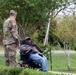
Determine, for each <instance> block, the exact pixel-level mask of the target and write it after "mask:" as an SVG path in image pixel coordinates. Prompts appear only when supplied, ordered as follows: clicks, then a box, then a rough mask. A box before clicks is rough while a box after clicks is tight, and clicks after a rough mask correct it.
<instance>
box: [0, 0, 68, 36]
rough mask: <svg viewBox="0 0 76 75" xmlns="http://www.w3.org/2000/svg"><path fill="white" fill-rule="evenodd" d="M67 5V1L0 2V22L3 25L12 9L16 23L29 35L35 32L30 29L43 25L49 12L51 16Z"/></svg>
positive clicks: (23, 0) (26, 0)
mask: <svg viewBox="0 0 76 75" xmlns="http://www.w3.org/2000/svg"><path fill="white" fill-rule="evenodd" d="M67 3H68V0H65V1H63V0H21V1H20V0H12V1H11V0H0V20H1V23H2V24H3V21H4V20H5V19H6V18H7V17H8V16H9V11H10V10H11V9H14V10H16V11H17V12H18V18H17V21H18V22H19V23H20V24H22V26H23V27H24V29H25V31H26V32H28V33H29V32H30V34H31V33H34V32H35V30H36V29H34V30H33V31H32V27H36V26H37V24H38V23H42V24H45V22H46V21H47V20H48V15H46V14H47V13H48V12H49V11H51V13H52V14H53V12H54V10H56V9H58V8H60V7H61V6H65V5H66V4H67ZM51 16H53V15H51ZM40 26H41V25H40ZM28 33H26V34H27V35H28Z"/></svg>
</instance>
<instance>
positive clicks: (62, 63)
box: [0, 54, 76, 73]
mask: <svg viewBox="0 0 76 75" xmlns="http://www.w3.org/2000/svg"><path fill="white" fill-rule="evenodd" d="M17 59H18V61H19V55H17ZM70 62H71V63H70V64H71V70H70V72H74V73H76V54H70ZM48 63H50V61H48ZM0 66H4V56H3V55H0ZM48 67H49V70H50V64H48ZM52 70H54V71H64V72H68V69H67V63H66V57H65V54H52Z"/></svg>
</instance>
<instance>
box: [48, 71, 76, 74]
mask: <svg viewBox="0 0 76 75" xmlns="http://www.w3.org/2000/svg"><path fill="white" fill-rule="evenodd" d="M48 72H51V73H53V74H59V75H76V74H75V73H67V72H56V71H48Z"/></svg>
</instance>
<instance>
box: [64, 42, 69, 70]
mask: <svg viewBox="0 0 76 75" xmlns="http://www.w3.org/2000/svg"><path fill="white" fill-rule="evenodd" d="M64 51H65V54H66V61H67V68H68V70H70V53H69V50H68V46H67V44H66V43H65V42H64Z"/></svg>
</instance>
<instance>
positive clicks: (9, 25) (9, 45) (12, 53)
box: [3, 10, 19, 66]
mask: <svg viewBox="0 0 76 75" xmlns="http://www.w3.org/2000/svg"><path fill="white" fill-rule="evenodd" d="M16 16H17V12H16V11H14V10H11V11H10V17H9V18H8V19H7V20H5V22H4V24H3V34H4V35H3V37H4V38H3V45H4V49H5V51H4V53H5V65H6V66H10V65H11V66H17V61H16V47H17V45H18V44H19V35H18V27H17V24H16Z"/></svg>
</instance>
